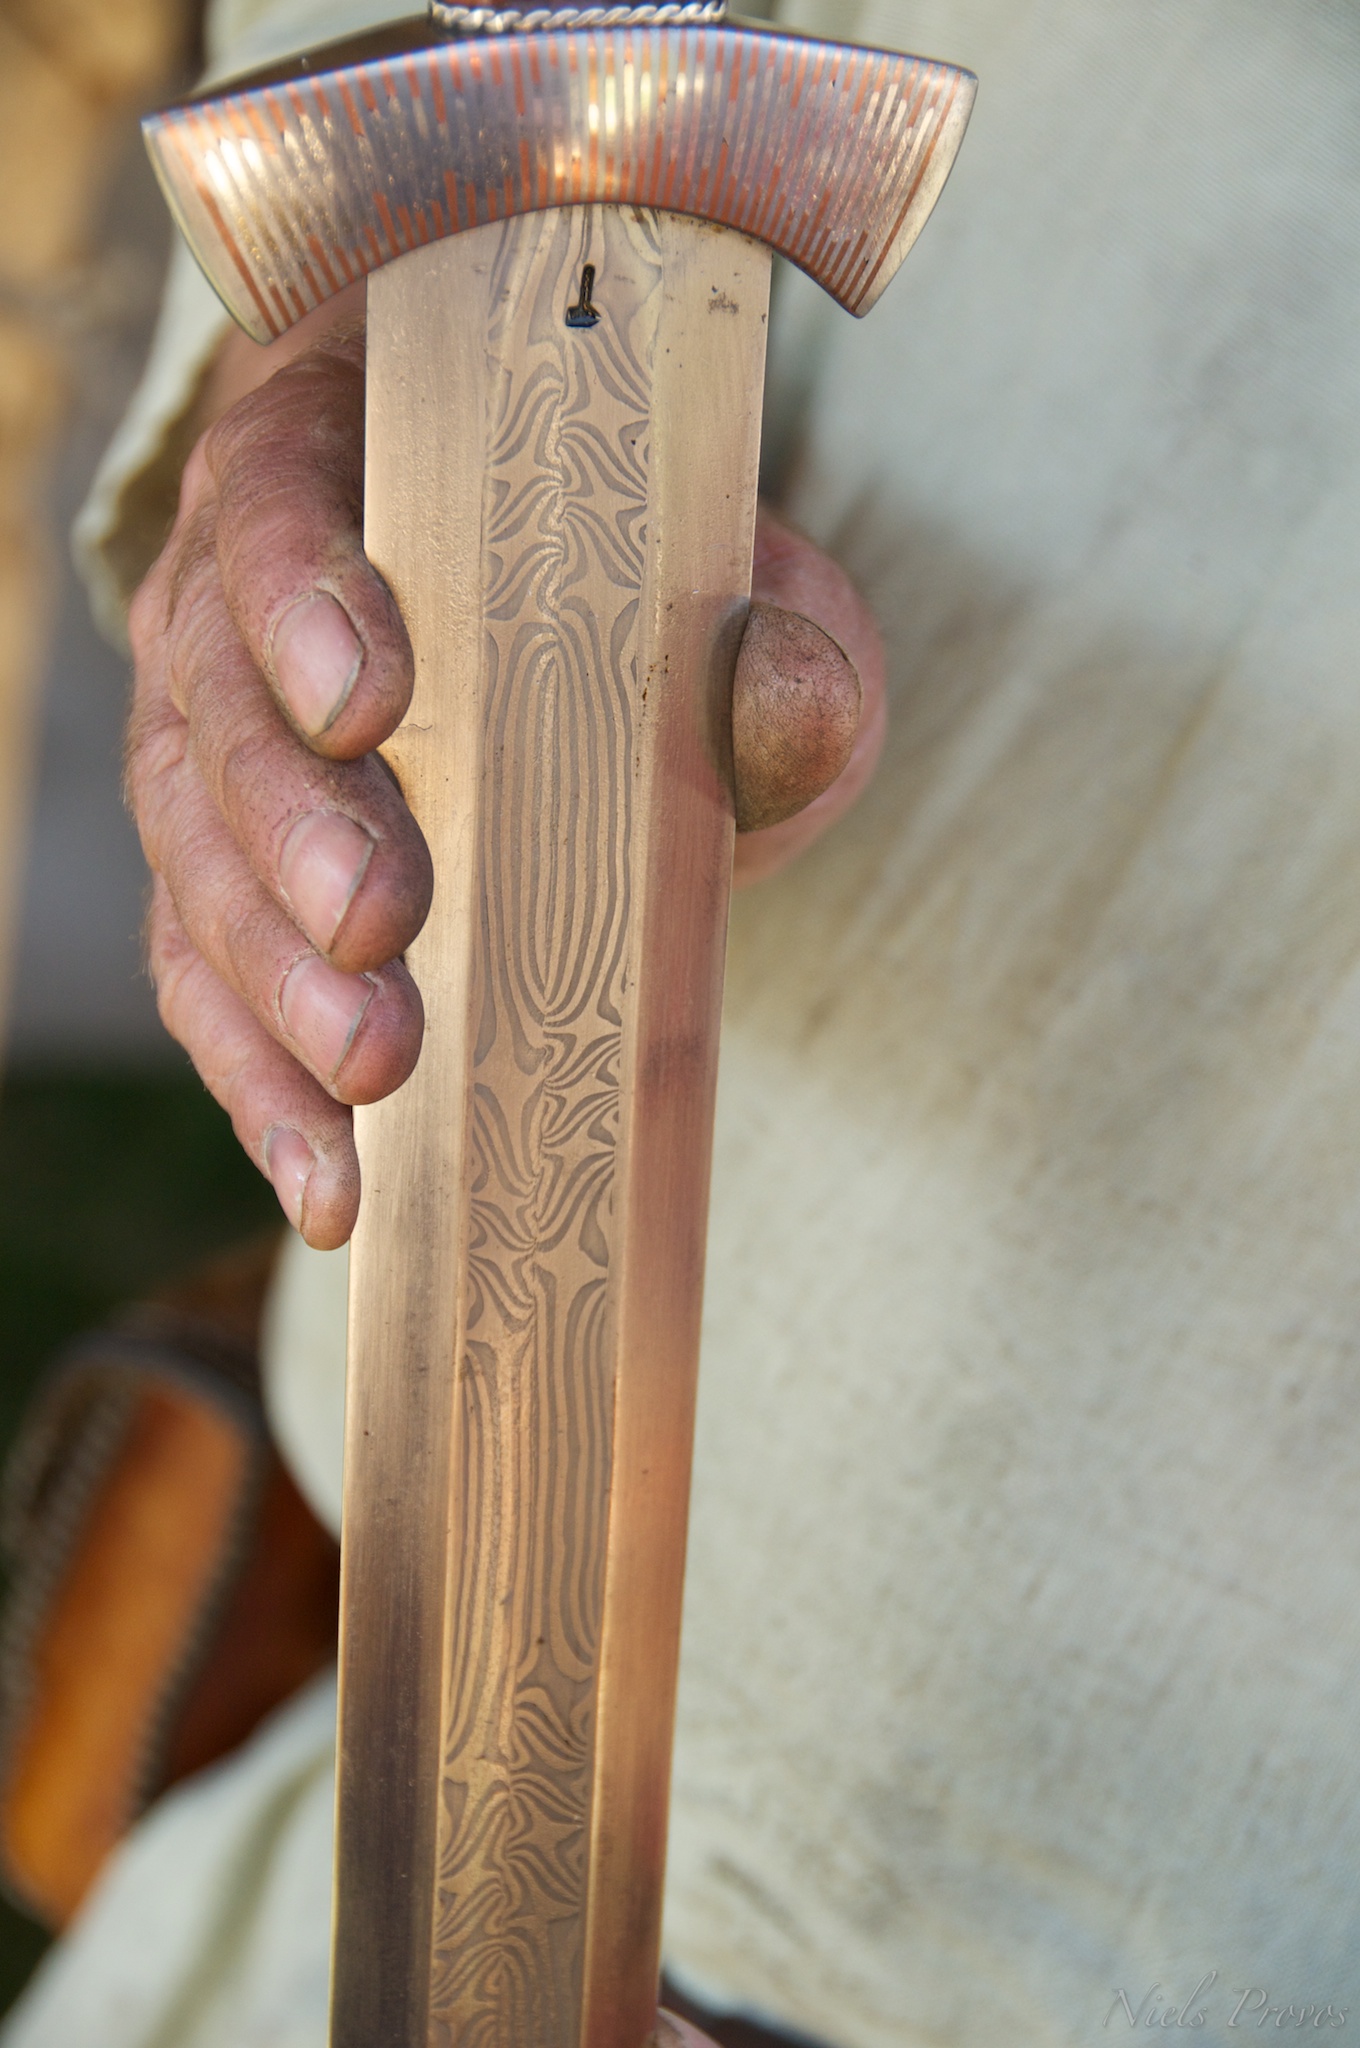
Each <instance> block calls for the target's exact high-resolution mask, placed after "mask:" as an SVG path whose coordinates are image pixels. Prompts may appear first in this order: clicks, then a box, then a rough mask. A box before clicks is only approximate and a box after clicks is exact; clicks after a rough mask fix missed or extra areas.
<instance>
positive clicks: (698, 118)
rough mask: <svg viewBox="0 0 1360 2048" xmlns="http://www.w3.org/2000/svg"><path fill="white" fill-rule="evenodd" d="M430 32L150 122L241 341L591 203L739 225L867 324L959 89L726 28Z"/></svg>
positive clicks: (182, 218) (166, 179) (360, 49)
mask: <svg viewBox="0 0 1360 2048" xmlns="http://www.w3.org/2000/svg"><path fill="white" fill-rule="evenodd" d="M430 38H431V29H430V25H429V22H428V20H427V19H425V18H424V17H421V18H420V19H419V20H418V21H414V22H410V23H404V24H397V25H395V26H394V28H393V29H392V30H391V31H389V32H387V33H386V34H385V36H384V39H383V45H382V47H380V48H378V49H376V50H375V48H374V39H373V38H371V37H370V38H368V39H367V41H366V42H361V43H358V44H354V45H349V46H346V45H335V46H333V47H332V49H330V50H329V51H319V52H313V53H312V55H311V56H310V57H309V58H305V59H301V60H298V61H297V62H296V63H295V64H294V65H293V66H291V67H288V68H283V69H279V70H275V71H273V72H271V73H268V74H260V75H259V76H258V77H255V78H249V79H244V80H241V81H239V82H237V83H236V84H234V85H233V86H231V87H229V88H227V89H225V90H218V91H215V92H213V93H212V94H210V95H208V96H205V97H202V98H199V99H196V100H192V101H190V102H188V103H187V104H186V105H183V106H179V107H173V108H170V109H169V110H167V111H166V112H163V113H159V114H153V115H152V116H151V117H150V118H149V119H148V121H147V122H146V124H145V131H146V139H147V147H148V149H149V151H150V153H151V159H152V162H153V163H154V165H155V168H156V173H157V176H158V177H159V179H160V182H161V185H162V187H163V188H164V191H165V194H166V197H167V199H168V201H169V204H170V207H171V210H172V211H173V213H174V215H175V218H176V220H177V221H178V223H179V225H180V228H181V229H182V231H183V233H184V236H185V239H186V240H187V242H188V244H189V246H190V248H191V249H192V250H193V252H194V255H195V256H196V257H197V259H198V261H199V263H200V264H201V265H202V268H203V270H204V271H205V272H206V274H207V276H208V278H209V280H210V282H211V283H212V284H213V286H214V287H215V289H216V290H217V292H218V293H219V294H220V296H221V298H222V299H223V300H224V302H225V303H226V305H227V307H228V308H229V309H230V311H231V313H232V314H233V315H234V317H235V318H236V319H237V320H238V321H239V322H240V324H241V326H242V327H244V328H245V329H246V331H247V333H249V334H251V335H253V336H254V337H255V339H256V340H257V341H268V340H270V339H271V338H272V337H274V336H275V335H278V334H281V333H283V332H284V330H285V329H286V328H288V327H291V326H292V325H293V323H294V322H295V321H297V320H300V319H301V318H302V316H303V315H304V314H305V313H308V312H310V311H311V309H312V308H313V307H314V306H318V305H320V304H322V302H323V301H324V300H326V299H328V298H330V297H331V296H332V294H333V293H335V292H338V291H340V290H341V289H342V288H343V287H344V286H345V285H347V284H351V283H353V282H354V281H355V279H357V278H360V277H363V276H364V275H365V274H366V273H367V272H369V271H371V270H375V269H377V268H378V267H379V266H380V265H381V264H384V263H389V262H392V261H393V260H394V259H395V258H397V257H399V256H403V255H405V254H406V253H407V252H408V251H409V250H412V249H415V248H418V247H420V246H421V244H423V243H426V242H432V241H438V240H440V239H441V238H442V237H444V236H446V235H455V234H458V233H460V232H462V231H463V230H464V229H467V228H472V227H478V226H481V225H482V224H483V223H485V222H488V221H493V220H502V219H505V218H507V217H509V216H511V215H514V214H523V213H533V212H538V211H541V210H543V209H545V208H549V207H559V206H577V205H587V204H591V203H599V202H606V203H610V204H614V205H633V206H641V207H650V208H657V209H659V210H662V211H666V212H674V213H686V214H693V215H697V216H698V217H699V218H701V219H703V220H708V221H712V222H714V223H715V224H716V225H719V226H722V227H730V228H737V229H739V230H740V231H741V232H742V233H744V234H748V235H751V236H753V237H755V238H756V239H757V240H759V241H762V242H766V243H768V244H769V245H770V247H771V248H773V249H776V250H778V252H779V253H780V254H781V255H783V256H787V257H788V258H789V260H790V261H791V262H793V263H796V264H797V265H798V266H799V268H800V269H802V270H805V271H806V272H807V273H808V275H809V276H810V277H813V278H815V279H816V281H817V283H818V284H820V285H822V286H823V287H824V288H825V289H826V290H827V291H828V292H829V293H830V294H831V296H832V297H833V298H834V299H836V300H838V301H839V303H840V304H841V305H842V306H844V307H846V308H847V309H848V310H849V311H850V312H851V313H855V314H863V313H867V312H868V310H869V308H870V307H871V306H872V305H873V304H874V302H875V300H876V299H877V298H878V297H879V295H880V293H881V292H882V291H883V289H884V287H885V285H886V284H887V283H888V280H889V279H890V278H891V277H892V275H893V273H894V271H895V270H896V269H897V267H898V265H899V264H900V263H901V261H902V259H903V257H904V256H905V255H906V253H907V250H908V249H909V248H910V247H911V244H912V243H913V241H914V240H915V239H916V236H917V235H918V234H919V233H920V231H921V228H922V226H923V225H924V223H925V220H926V218H927V216H928V215H929V213H930V210H931V208H932V206H933V205H934V203H935V200H936V198H937V196H938V194H939V191H940V188H941V186H942V185H943V184H944V181H945V178H946V177H947V175H948V173H949V169H950V166H951V164H952V163H953V160H954V157H955V154H956V153H957V150H958V146H959V143H960V141H961V139H962V136H963V131H964V128H965V126H966V124H967V120H968V115H969V112H970V111H971V108H972V103H973V95H974V91H975V89H976V81H975V79H974V78H973V76H972V74H971V73H970V72H967V71H962V70H959V69H958V68H957V67H955V66H953V65H950V64H938V63H934V62H931V61H929V60H928V59H925V58H920V57H907V56H901V55H898V54H896V53H894V52H890V51H884V50H867V49H860V48H857V47H853V46H849V45H844V44H837V43H827V42H820V41H815V40H813V39H811V38H809V37H805V36H795V35H786V34H783V33H780V32H775V31H770V30H766V29H762V28H756V27H751V26H747V25H737V24H735V23H731V24H729V23H721V24H707V23H706V24H703V25H700V26H697V27H696V26H693V25H691V24H687V23H684V22H682V23H678V24H668V25H665V26H640V25H632V26H626V27H616V28H593V29H569V30H560V29H549V30H542V31H537V32H534V31H531V32H527V33H519V34H509V35H498V36H486V37H475V38H460V39H459V40H457V41H445V42H437V43H434V44H433V45H432V44H431V40H430Z"/></svg>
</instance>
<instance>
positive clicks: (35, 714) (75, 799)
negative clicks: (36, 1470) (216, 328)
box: [0, 0, 273, 2009]
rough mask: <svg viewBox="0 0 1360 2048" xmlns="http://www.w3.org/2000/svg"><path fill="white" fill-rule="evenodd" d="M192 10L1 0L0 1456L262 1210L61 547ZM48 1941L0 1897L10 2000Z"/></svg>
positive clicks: (121, 390)
mask: <svg viewBox="0 0 1360 2048" xmlns="http://www.w3.org/2000/svg"><path fill="white" fill-rule="evenodd" d="M200 13H201V6H200V4H199V0H0V985H2V986H3V991H4V1002H5V1016H6V1034H5V1046H6V1055H5V1065H4V1071H3V1086H2V1087H0V1454H3V1452H4V1451H5V1450H6V1449H7V1447H8V1445H9V1443H10V1442H11V1440H12V1437H13V1433H14V1429H15V1426H16V1423H17V1421H18V1418H19V1415H20V1414H21V1412H22V1409H23V1406H24V1403H25V1401H26V1399H27V1397H28V1394H29V1391H30V1389H31V1388H32V1386H33V1384H34V1382H35V1380H36V1378H37V1377H38V1375H39V1374H40V1373H41V1371H42V1369H43V1367H44V1365H45V1364H46V1363H47V1362H48V1360H49V1359H50V1358H51V1357H52V1356H53V1355H54V1353H55V1352H57V1351H58V1350H59V1349H60V1347H61V1345H62V1344H63V1343H64V1342H65V1341H66V1340H67V1339H69V1338H70V1337H71V1336H73V1335H74V1334H76V1333H77V1332H78V1331H80V1330H82V1329H86V1328H88V1327H89V1326H90V1325H91V1324H93V1323H96V1322H98V1320H99V1319H100V1318H101V1317H102V1316H103V1315H105V1314H106V1313H107V1312H108V1311H109V1309H110V1308H111V1307H113V1306H114V1305H115V1304H116V1303H118V1302H120V1301H123V1300H126V1299H128V1298H129V1297H132V1296H135V1295H136V1294H138V1293H139V1292H140V1291H142V1290H144V1289H146V1288H148V1287H150V1286H153V1285H155V1284H157V1283H158V1282H160V1281H163V1280H165V1279H167V1278H169V1277H171V1276H173V1275H174V1274H175V1273H177V1272H180V1271H183V1270H184V1269H185V1268H186V1267H188V1266H190V1265H192V1264H193V1263H194V1262H195V1261H196V1260H197V1259H199V1258H201V1257H202V1256H204V1255H205V1254H206V1253H208V1252H210V1251H212V1250H215V1249H217V1248H219V1247H222V1246H225V1245H228V1244H231V1243H234V1242H237V1241H239V1240H240V1239H241V1238H243V1237H246V1236H248V1235H250V1234H251V1233H252V1232H254V1231H256V1230H258V1229H259V1228H260V1227H261V1226H262V1225H264V1224H267V1223H268V1221H269V1220H270V1218H271V1216H272V1214H273V1203H272V1198H271V1196H270V1194H269V1191H268V1189H267V1188H266V1187H265V1185H264V1183H263V1182H262V1181H261V1180H259V1178H258V1176H257V1175H256V1174H255V1173H254V1171H253V1170H252V1168H251V1167H250V1166H249V1164H248V1163H247V1162H246V1161H245V1160H244V1159H243V1158H242V1157H241V1156H240V1155H239V1154H238V1153H237V1151H236V1149H235V1146H234V1143H233V1141H232V1138H231V1133H230V1129H229V1127H228V1125H227V1123H226V1120H225V1118H224V1117H223V1116H222V1115H221V1114H220V1112H219V1111H218V1110H217V1108H216V1107H215V1105H214V1104H213V1103H212V1102H211V1101H210V1100H209V1098H208V1097H207V1096H206V1095H205V1093H204V1092H203V1090H202V1088H201V1087H200V1085H199V1083H198V1081H197V1080H196V1078H195V1077H194V1075H193V1074H192V1072H191V1071H190V1070H189V1069H188V1067H187V1064H186V1062H185V1061H184V1060H183V1058H182V1056H181V1055H180V1054H179V1053H178V1052H177V1050H176V1048H175V1047H174V1046H173V1045H172V1044H171V1042H170V1041H169V1039H168V1038H167V1037H166V1036H165V1034H164V1033H163V1032H162V1030H161V1028H160V1025H159V1023H158V1021H157V1018H156V1011H155V1003H154V1000H153V998H152V994H151V990H150V987H149V985H148V984H147V981H146V978H145V976H144V974H143V972H142V966H141V951H140V942H139V937H138V927H139V924H140V918H141V901H142V892H143V887H144V875H143V869H142V865H141V856H140V853H139V850H138V847H137V841H136V835H135V833H134V831H133V829H132V827H131V825H130V823H129V822H128V819H127V817H126V816H125V814H124V812H123V809H122V804H121V801H120V795H119V751H120V736H121V728H122V721H123V712H124V705H125V699H126V691H127V666H126V662H125V660H124V658H123V657H122V655H121V654H120V653H119V652H118V651H116V650H115V649H113V648H111V647H109V646H107V645H105V644H104V642H103V641H101V640H100V638H99V636H98V634H97V633H96V631H95V629H94V627H93V625H92V624H91V621H90V617H89V612H88V609H87V606H86V602H85V597H84V592H83V590H82V589H81V586H80V584H79V582H78V580H77V578H76V576H75V573H74V570H73V569H72V567H71V564H70V556H69V549H68V545H67V532H68V529H69V527H70V522H71V519H72V517H73V515H74V513H75V510H76V508H77V506H78V505H79V504H80V502H81V499H82V497H83V495H84V492H85V489H86V486H87V484H88V481H89V478H90V475H91V472H92V471H93V468H94V465H95V463H96V461H97V460H98V457H99V454H100V452H101V450H102V448H103V445H104V443H105V441H106V440H107V439H108V437H109V434H110V432H111V430H112V428H113V425H114V423H115V422H116V420H117V418H118V416H119V414H120V412H121V410H122V407H123V405H124V403H125V401H126V398H127V396H128V393H129V392H130V390H131V388H132V385H133V383H134V381H135V379H136V376H137V373H138V369H139V367H140V364H141V360H142V357H143V355H144V353H145V349H146V343H147V339H148V336H149V333H150V330H151V325H152V322H153V319H154V316H155V309H156V301H157V296H158V293H159V289H160V280H161V274H162V271H163V268H164V264H165V260H166V255H167V251H168V247H169V225H168V220H167V218H166V215H165V212H164V209H163V207H162V205H161V201H160V198H159V194H158V193H157V191H156V188H155V185H154V182H153V180H152V178H151V175H150V172H149V170H148V168H147V166H146V163H145V159H144V157H143V154H142V150H141V144H140V139H139V136H138V132H137V121H138V117H139V116H140V114H141V113H142V112H143V111H144V110H145V109H146V108H147V107H149V106H151V105H153V104H155V103H156V102H157V101H158V100H160V99H163V98H165V97H168V96H169V95H171V94H172V93H173V92H174V91H175V90H176V89H177V88H179V87H180V86H181V85H182V84H183V83H184V82H185V81H186V80H187V79H188V78H190V77H191V76H192V74H193V72H194V69H195V65H196V62H197V54H198V39H199V27H200V23H199V16H200ZM42 1947H43V1936H42V1934H41V1931H40V1930H38V1929H37V1928H35V1927H33V1926H32V1924H31V1923H29V1922H28V1921H26V1920H25V1919H24V1918H23V1916H22V1915H20V1914H18V1913H16V1912H15V1911H14V1910H13V1909H12V1908H10V1907H8V1906H5V1905H0V2009H3V2008H4V2007H6V2006H8V2005H9V2003H10V2002H11V2001H12V1999H13V1997H14V1996H15V1994H16V1993H17V1991H18V1989H19V1988H20V1986H21V1985H22V1983H23V1981H24V1980H25V1978H26V1976H27V1975H28V1973H29V1971H30V1970H31V1968H32V1966H33V1964H34V1962H35V1961H36V1959H37V1957H38V1955H39V1954H40V1953H41V1950H42Z"/></svg>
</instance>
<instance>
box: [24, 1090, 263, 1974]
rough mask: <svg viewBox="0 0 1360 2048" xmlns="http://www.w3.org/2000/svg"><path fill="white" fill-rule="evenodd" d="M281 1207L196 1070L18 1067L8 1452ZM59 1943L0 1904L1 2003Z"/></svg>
mask: <svg viewBox="0 0 1360 2048" xmlns="http://www.w3.org/2000/svg"><path fill="white" fill-rule="evenodd" d="M277 1217H278V1210H277V1207H276V1205H275V1202H274V1197H273V1195H272V1193H271V1191H270V1189H269V1188H268V1186H267V1185H266V1183H265V1182H264V1181H263V1180H262V1179H261V1178H260V1176H259V1174H257V1173H256V1171H255V1169H254V1167H253V1166H252V1165H251V1164H250V1162H249V1161H248V1160H247V1159H246V1157H245V1156H244V1154H243V1153H242V1152H241V1151H240V1149H239V1148H238V1146H237V1144H236V1141H235V1139H234V1138H233V1136H232V1132H231V1125H230V1124H229V1122H228V1121H227V1118H226V1117H225V1116H224V1114H223V1113H222V1111H221V1110H220V1109H218V1107H217V1105H216V1103H214V1102H213V1101H212V1099H211V1097H210V1096H209V1095H208V1094H207V1093H206V1092H205V1090H204V1088H203V1086H202V1084H201V1082H200V1081H199V1080H198V1079H197V1077H196V1076H195V1075H194V1074H193V1073H192V1072H191V1071H190V1069H189V1068H188V1066H187V1065H186V1066H185V1067H183V1068H182V1069H181V1068H178V1067H169V1068H156V1069H153V1070H147V1069H142V1070H138V1071H133V1072H91V1071H88V1070H82V1071H78V1072H72V1071H62V1070H60V1069H56V1068H53V1069H50V1070H47V1069H38V1068H33V1067H28V1068H25V1069H22V1070H20V1071H18V1072H11V1073H10V1074H9V1075H8V1076H7V1077H6V1078H5V1081H4V1084H3V1087H2V1088H0V1361H3V1370H2V1371H0V1455H3V1454H4V1453H6V1452H8V1449H9V1446H10V1444H11V1442H12V1441H13V1438H14V1432H15V1430H16V1428H17V1426H18V1423H19V1420H20V1417H21V1416H22V1413H23V1409H24V1404H25V1402H26V1401H27V1399H28V1396H29V1394H30V1392H31V1391H32V1389H33V1386H34V1384H35V1382H36V1381H37V1379H38V1377H39V1375H40V1374H41V1372H42V1370H43V1367H44V1366H45V1365H46V1364H47V1363H48V1361H49V1360H50V1359H51V1358H52V1356H53V1354H54V1353H55V1352H56V1351H58V1350H59V1349H60V1348H61V1346H62V1345H63V1344H64V1343H65V1342H66V1341H67V1340H68V1339H69V1338H71V1337H74V1336H76V1335H77V1334H78V1333H79V1332H80V1331H82V1330H86V1329H89V1328H90V1327H91V1325H92V1324H96V1323H98V1322H99V1321H100V1320H101V1318H102V1317H104V1316H105V1315H107V1313H108V1312H109V1310H110V1309H112V1308H113V1307H115V1306H116V1305H117V1304H118V1303H119V1302H123V1301H127V1300H129V1299H133V1298H135V1297H136V1296H137V1295H138V1294H140V1293H142V1292H143V1291H145V1290H146V1289H147V1288H150V1287H154V1286H156V1285H157V1284H159V1283H160V1282H163V1281H166V1280H170V1279H173V1278H175V1277H176V1276H177V1275H179V1274H181V1273H183V1272H185V1271H186V1270H188V1269H189V1268H191V1267H192V1266H193V1265H195V1264H196V1263H197V1262H198V1261H199V1260H200V1259H203V1258H205V1257H207V1256H208V1255H209V1254H211V1253H213V1252H215V1251H220V1250H225V1249H226V1248H228V1247H229V1246H231V1245H234V1244H239V1243H241V1242H242V1241H243V1240H245V1239H247V1238H249V1237H252V1236H254V1235H256V1234H257V1233H258V1232H259V1231H261V1230H262V1229H267V1228H268V1227H269V1226H270V1225H271V1224H272V1223H274V1222H276V1221H277ZM45 1946H46V1938H45V1936H44V1935H43V1933H42V1931H41V1930H40V1929H39V1928H37V1927H35V1926H34V1925H33V1924H32V1922H31V1921H29V1920H27V1919H25V1918H24V1916H23V1915H22V1914H20V1913H18V1912H16V1911H15V1910H14V1908H13V1907H11V1906H9V1905H8V1904H6V1903H4V1902H3V1901H0V2012H3V2011H4V2010H6V2009H7V2008H8V2007H9V2005H10V2004H12V2002H13V2000H14V1999H15V1997H16V1996H17V1995H18V1993H19V1991H20V1990H21V1989H22V1987H23V1985H24V1983H25V1981H26V1979H27V1977H28V1976H29V1974H30V1972H31V1971H32V1969H33V1967H34V1965H35V1964H36V1962H37V1960H38V1958H39V1956H40V1955H41V1953H42V1951H43V1949H44V1947H45Z"/></svg>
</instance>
